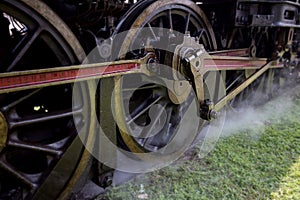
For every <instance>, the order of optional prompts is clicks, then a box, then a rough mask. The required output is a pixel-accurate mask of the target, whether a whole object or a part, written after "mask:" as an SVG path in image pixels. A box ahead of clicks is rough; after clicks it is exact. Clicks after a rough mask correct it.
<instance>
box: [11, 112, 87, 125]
mask: <svg viewBox="0 0 300 200" xmlns="http://www.w3.org/2000/svg"><path fill="white" fill-rule="evenodd" d="M80 113H81V110H77V111H75V112H74V111H65V112H61V111H60V112H59V113H57V114H52V115H48V116H43V117H38V118H32V119H28V120H19V121H11V122H10V123H9V128H11V129H14V128H17V127H21V126H28V125H32V124H37V123H42V122H46V121H50V120H54V119H61V118H66V117H72V116H73V115H77V114H80Z"/></svg>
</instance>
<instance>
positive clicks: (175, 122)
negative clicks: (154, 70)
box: [115, 0, 220, 152]
mask: <svg viewBox="0 0 300 200" xmlns="http://www.w3.org/2000/svg"><path fill="white" fill-rule="evenodd" d="M142 28H147V29H148V30H150V32H151V34H150V35H149V34H148V35H147V34H145V33H144V32H143V31H141V29H142ZM127 30H129V32H128V34H127V35H126V36H125V37H121V38H122V40H121V41H116V42H115V43H116V45H119V44H122V45H121V47H120V50H119V54H118V57H119V58H121V59H124V58H125V59H130V58H137V57H142V56H143V52H145V51H146V50H145V49H147V47H146V43H147V41H152V44H155V42H156V43H160V44H162V43H163V46H162V48H161V49H160V48H159V47H158V48H157V49H155V50H154V52H155V53H156V55H159V56H158V60H159V63H161V64H163V65H168V66H170V67H172V56H171V57H170V54H169V52H168V51H166V50H163V48H166V47H168V49H169V50H170V51H172V50H174V49H172V47H173V48H175V47H176V46H177V45H179V44H181V43H182V41H183V38H182V37H180V36H178V35H176V33H181V36H182V34H184V33H187V32H189V33H190V35H191V36H192V37H198V38H199V42H200V43H201V44H203V45H204V46H205V48H206V49H207V50H214V49H216V40H215V37H214V33H213V31H212V28H211V26H210V24H209V22H208V20H207V18H206V16H205V14H204V13H203V12H202V10H201V9H200V8H199V7H198V6H197V5H196V4H195V3H194V2H192V1H180V0H167V1H140V2H139V3H137V5H136V6H134V7H133V8H132V9H131V10H129V11H128V12H127V14H126V15H125V17H124V18H123V20H122V22H121V23H120V24H119V26H118V27H117V30H116V33H115V34H118V33H121V32H123V31H127ZM152 46H153V45H152ZM154 46H155V45H154ZM141 52H142V53H141ZM171 73H172V72H171ZM210 75H211V76H213V77H214V78H215V80H216V79H219V78H220V77H219V75H218V73H214V72H213V73H211V74H210ZM139 81H140V82H143V83H144V84H143V86H141V87H139V88H138V89H136V88H135V89H134V88H131V86H134V85H135V83H138V82H139ZM147 83H148V84H147ZM216 83H218V81H215V82H214V83H213V85H210V86H209V87H213V89H212V90H214V91H216V90H218V84H216ZM162 85H163V84H161V85H160V84H155V83H154V84H153V79H151V77H148V76H146V75H140V74H136V75H130V76H124V77H122V79H121V80H118V81H117V82H116V88H118V92H116V108H115V109H116V110H117V112H118V113H119V112H122V111H123V114H122V115H118V116H117V117H118V118H119V119H118V121H121V123H120V124H123V125H124V126H127V127H129V128H130V130H131V132H130V133H129V132H128V131H126V130H125V128H119V132H120V140H121V143H122V144H125V146H126V147H127V148H128V149H129V150H130V151H132V152H156V151H158V150H159V149H162V148H163V147H165V146H166V145H168V144H169V143H170V141H172V139H173V138H174V137H175V135H176V132H177V130H178V127H179V125H180V122H181V119H182V118H183V116H184V115H185V112H186V111H187V107H188V106H189V105H190V103H191V101H192V100H191V98H193V97H195V96H193V95H192V94H191V95H190V96H189V97H188V98H186V100H185V101H184V102H181V103H179V104H178V103H174V102H172V100H171V99H170V97H169V95H168V92H167V89H166V87H164V86H162ZM133 90H135V91H134V93H132V91H133ZM191 93H193V92H191ZM128 94H130V95H128ZM207 95H208V96H206V97H207V98H208V99H214V98H215V99H218V98H220V97H217V96H218V94H216V95H215V94H211V93H210V94H207ZM192 96H193V97H192ZM194 111H195V110H194ZM195 112H197V111H195ZM199 120H200V121H201V119H200V118H199ZM203 123H204V121H203V120H202V121H201V122H200V124H203ZM189 134H191V133H186V137H190V135H189Z"/></svg>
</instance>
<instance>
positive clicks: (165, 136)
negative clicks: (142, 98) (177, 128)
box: [142, 108, 172, 147]
mask: <svg viewBox="0 0 300 200" xmlns="http://www.w3.org/2000/svg"><path fill="white" fill-rule="evenodd" d="M166 112H167V119H166V123H165V125H164V127H163V129H162V131H160V132H158V133H157V134H156V135H155V136H152V137H148V138H146V139H145V140H144V142H143V145H142V146H146V145H147V144H149V145H151V146H155V147H160V146H161V145H163V144H167V143H168V141H169V140H170V139H171V138H170V128H171V126H172V124H171V123H170V120H171V114H172V108H168V109H167V110H166ZM167 140H168V141H167Z"/></svg>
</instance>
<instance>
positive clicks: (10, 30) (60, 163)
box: [0, 0, 94, 199]
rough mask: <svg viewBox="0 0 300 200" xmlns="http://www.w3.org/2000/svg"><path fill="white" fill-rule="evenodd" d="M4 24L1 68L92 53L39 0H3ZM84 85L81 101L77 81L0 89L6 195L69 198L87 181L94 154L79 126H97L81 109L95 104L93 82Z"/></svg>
mask: <svg viewBox="0 0 300 200" xmlns="http://www.w3.org/2000/svg"><path fill="white" fill-rule="evenodd" d="M0 26H1V28H0V30H1V31H0V32H1V33H0V34H1V37H0V52H1V53H0V70H1V71H2V72H11V71H24V70H30V69H40V68H44V67H45V68H46V67H58V66H63V65H64V66H67V65H72V64H78V63H80V62H81V61H82V60H83V59H84V58H85V53H84V51H83V50H82V48H81V46H80V44H79V42H78V41H77V39H76V38H75V36H74V35H73V34H72V32H71V31H70V30H69V29H68V27H67V26H66V25H65V23H64V22H63V21H62V20H61V19H60V18H59V17H58V16H57V15H56V14H54V12H53V11H52V10H51V9H50V8H49V7H47V6H46V5H45V4H44V3H42V2H40V1H38V0H3V1H1V2H0ZM78 87H80V89H81V91H82V96H81V97H78V98H81V99H82V102H81V104H78V105H73V106H72V85H71V84H68V85H62V86H57V87H45V88H40V89H34V90H29V91H28V90H27V91H21V92H11V93H8V94H2V95H0V105H1V108H0V126H1V127H0V136H1V137H0V177H1V179H0V199H32V198H36V199H56V198H58V197H59V196H60V197H61V198H65V197H66V196H68V195H69V194H70V192H71V191H72V188H73V187H75V183H76V182H78V181H80V176H81V175H82V174H83V173H84V172H85V171H86V170H87V168H88V164H87V163H89V162H88V161H89V159H90V154H89V153H88V152H87V151H85V149H84V147H83V144H82V142H81V140H80V139H79V137H77V133H78V132H77V130H76V128H75V127H76V126H77V127H80V128H81V130H80V131H85V132H88V131H90V130H92V129H93V127H92V125H93V123H92V122H90V123H88V122H89V119H84V118H83V116H88V113H81V112H82V110H90V109H92V108H93V106H94V104H93V102H92V101H91V99H89V98H90V94H89V87H91V86H90V84H89V83H87V82H85V83H82V84H80V86H78ZM85 107H87V108H89V109H87V108H85ZM83 108H84V109H83ZM89 113H91V112H89ZM91 118H93V117H91ZM88 142H89V141H88Z"/></svg>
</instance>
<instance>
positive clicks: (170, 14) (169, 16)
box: [168, 9, 174, 31]
mask: <svg viewBox="0 0 300 200" xmlns="http://www.w3.org/2000/svg"><path fill="white" fill-rule="evenodd" d="M168 19H169V25H170V31H173V30H174V29H173V19H172V10H171V9H169V10H168Z"/></svg>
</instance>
